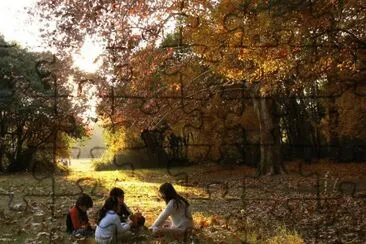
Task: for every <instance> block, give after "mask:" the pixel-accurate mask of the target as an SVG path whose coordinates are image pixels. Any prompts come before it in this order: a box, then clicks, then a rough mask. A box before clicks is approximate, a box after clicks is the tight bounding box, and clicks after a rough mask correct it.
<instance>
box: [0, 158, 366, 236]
mask: <svg viewBox="0 0 366 244" xmlns="http://www.w3.org/2000/svg"><path fill="white" fill-rule="evenodd" d="M80 169H82V168H80ZM288 169H289V174H288V175H281V176H265V177H261V178H258V179H257V178H252V177H249V176H251V175H253V174H254V170H253V169H251V168H248V167H239V166H237V167H233V168H228V167H227V168H223V167H221V166H217V165H205V166H195V167H189V168H179V169H173V170H171V171H170V174H168V172H167V170H166V169H160V170H158V169H154V170H135V171H132V170H121V171H118V170H116V171H101V172H94V171H90V170H88V171H85V172H71V173H70V174H69V175H58V176H55V177H54V183H53V181H52V178H47V175H42V174H40V175H36V177H34V176H33V175H32V174H19V175H10V176H0V225H1V227H2V228H1V230H0V242H9V243H49V240H50V233H52V236H51V238H52V239H53V242H54V243H72V242H74V243H93V240H72V239H71V238H70V237H69V236H68V235H66V234H65V215H66V212H67V209H68V208H69V207H70V206H72V205H73V204H74V202H75V198H76V197H75V196H70V195H72V194H77V193H78V192H80V190H81V189H82V190H83V191H85V192H87V193H89V194H91V195H92V198H93V200H94V207H93V209H91V211H89V216H90V219H91V220H92V221H93V220H94V216H95V213H96V211H97V209H98V208H99V207H100V206H101V205H102V203H103V201H104V199H105V198H106V197H107V194H108V191H109V189H110V188H111V187H113V186H118V187H121V188H123V189H124V190H125V201H126V203H127V204H128V205H129V206H130V207H131V208H132V209H133V210H134V211H141V212H142V213H143V215H144V216H145V217H146V225H147V226H149V225H150V224H151V223H152V222H153V220H154V219H155V218H156V217H157V216H158V214H159V213H160V211H161V210H162V209H163V208H164V205H165V204H164V203H163V202H161V201H159V200H158V198H157V189H158V187H159V185H160V184H161V183H163V182H166V181H169V182H173V183H174V184H175V186H176V189H177V190H178V191H179V192H180V193H181V194H182V195H184V196H185V197H186V198H187V199H189V201H190V203H191V205H192V209H193V212H194V221H195V229H194V230H193V231H192V234H191V235H190V237H189V238H191V239H193V240H196V243H198V242H200V243H246V242H247V243H364V242H365V241H366V231H365V230H366V218H365V216H366V206H365V205H366V204H365V203H366V165H365V164H333V163H329V162H322V163H317V164H311V165H305V166H304V169H303V172H304V174H305V175H307V176H301V175H299V174H298V163H296V162H292V163H291V164H289V165H288ZM315 173H316V174H315ZM173 175H179V176H177V177H174V176H173ZM317 175H318V176H317ZM246 176H248V177H246ZM185 177H187V178H185ZM52 189H54V191H53V190H52ZM52 192H55V193H56V195H55V196H52ZM53 201H54V205H53V204H52V203H53ZM52 206H54V209H53V210H52ZM52 212H53V217H52ZM140 235H141V237H140V240H144V242H146V243H168V242H171V240H166V239H161V238H160V239H156V238H152V237H151V235H150V233H149V232H148V231H143V232H141V234H140Z"/></svg>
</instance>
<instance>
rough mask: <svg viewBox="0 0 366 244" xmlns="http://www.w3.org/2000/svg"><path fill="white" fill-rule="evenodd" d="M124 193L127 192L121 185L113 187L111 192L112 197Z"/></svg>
mask: <svg viewBox="0 0 366 244" xmlns="http://www.w3.org/2000/svg"><path fill="white" fill-rule="evenodd" d="M124 195H125V192H124V191H123V190H122V189H121V188H119V187H113V188H112V190H111V191H110V192H109V196H110V197H121V196H124Z"/></svg>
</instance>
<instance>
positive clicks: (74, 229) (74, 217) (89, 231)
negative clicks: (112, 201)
mask: <svg viewBox="0 0 366 244" xmlns="http://www.w3.org/2000/svg"><path fill="white" fill-rule="evenodd" d="M91 207H93V200H92V199H91V197H90V196H89V195H88V194H85V193H83V194H82V195H81V196H80V197H79V198H78V199H77V200H76V203H75V206H73V207H72V208H70V209H69V212H68V214H67V217H66V228H67V229H66V231H67V232H68V233H69V234H73V235H76V236H77V235H80V236H93V235H94V229H93V228H92V227H91V226H90V223H89V218H88V214H87V210H88V209H89V208H91Z"/></svg>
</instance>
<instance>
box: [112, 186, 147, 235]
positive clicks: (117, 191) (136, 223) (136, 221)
mask: <svg viewBox="0 0 366 244" xmlns="http://www.w3.org/2000/svg"><path fill="white" fill-rule="evenodd" d="M109 196H110V197H116V198H117V199H118V202H119V204H120V209H119V211H117V214H118V215H119V217H120V219H121V222H122V223H127V222H130V221H132V222H133V225H132V228H131V231H133V232H137V231H138V230H139V228H142V227H143V226H144V224H145V218H144V217H143V216H142V214H141V213H135V214H132V211H131V210H130V209H129V208H128V207H127V205H126V203H125V201H124V200H125V193H124V191H123V190H122V189H121V188H118V187H114V188H112V190H111V191H110V193H109Z"/></svg>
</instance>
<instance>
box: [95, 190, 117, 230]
mask: <svg viewBox="0 0 366 244" xmlns="http://www.w3.org/2000/svg"><path fill="white" fill-rule="evenodd" d="M117 206H118V199H117V197H108V198H107V200H105V202H104V205H103V207H102V208H101V209H100V210H99V211H98V219H97V224H99V222H100V221H101V220H102V219H103V218H104V217H105V216H106V214H107V212H108V211H111V210H115V209H116V207H117Z"/></svg>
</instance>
